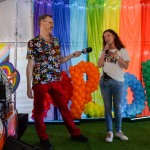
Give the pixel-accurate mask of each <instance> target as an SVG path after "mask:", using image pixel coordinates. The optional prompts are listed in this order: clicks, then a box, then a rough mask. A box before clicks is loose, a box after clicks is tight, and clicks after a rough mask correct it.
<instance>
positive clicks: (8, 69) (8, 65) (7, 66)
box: [0, 61, 20, 93]
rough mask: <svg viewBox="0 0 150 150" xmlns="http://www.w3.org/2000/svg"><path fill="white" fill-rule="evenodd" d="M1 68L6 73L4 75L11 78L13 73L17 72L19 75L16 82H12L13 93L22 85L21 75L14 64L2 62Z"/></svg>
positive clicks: (15, 79)
mask: <svg viewBox="0 0 150 150" xmlns="http://www.w3.org/2000/svg"><path fill="white" fill-rule="evenodd" d="M0 68H1V69H2V70H3V71H4V73H5V74H6V75H7V76H8V77H9V76H10V75H11V74H12V72H13V71H16V72H17V75H16V76H15V77H14V80H13V82H12V85H13V92H12V93H14V92H15V91H16V89H17V88H18V85H19V83H20V73H19V72H18V70H17V69H15V68H14V66H13V64H12V63H11V62H8V61H7V62H2V63H0Z"/></svg>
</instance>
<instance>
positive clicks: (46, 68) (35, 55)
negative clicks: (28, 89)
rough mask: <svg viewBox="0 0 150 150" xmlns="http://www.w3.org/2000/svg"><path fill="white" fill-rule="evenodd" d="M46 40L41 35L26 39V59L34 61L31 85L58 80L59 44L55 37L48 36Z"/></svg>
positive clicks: (59, 77) (59, 75) (59, 76)
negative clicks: (48, 39) (47, 40)
mask: <svg viewBox="0 0 150 150" xmlns="http://www.w3.org/2000/svg"><path fill="white" fill-rule="evenodd" d="M50 39H51V40H50V42H46V41H45V39H44V38H43V37H41V36H37V37H35V38H34V39H31V40H30V41H28V49H27V59H32V60H34V61H35V64H34V70H33V85H35V84H40V83H41V84H47V83H48V82H53V81H60V80H61V74H60V45H59V41H58V39H57V38H54V37H53V36H50Z"/></svg>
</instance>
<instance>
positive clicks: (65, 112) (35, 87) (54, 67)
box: [26, 15, 91, 150]
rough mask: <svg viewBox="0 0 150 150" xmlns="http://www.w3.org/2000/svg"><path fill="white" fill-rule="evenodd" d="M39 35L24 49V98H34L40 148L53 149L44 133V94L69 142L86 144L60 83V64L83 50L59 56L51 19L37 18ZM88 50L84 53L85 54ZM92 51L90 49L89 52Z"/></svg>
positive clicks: (47, 16) (48, 17) (86, 139)
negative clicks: (25, 81)
mask: <svg viewBox="0 0 150 150" xmlns="http://www.w3.org/2000/svg"><path fill="white" fill-rule="evenodd" d="M38 21H39V27H40V34H39V35H38V36H37V37H35V38H33V39H31V40H29V41H28V49H27V59H28V63H27V67H26V77H27V96H28V97H29V98H30V99H34V101H33V107H34V121H35V128H36V132H37V135H38V137H39V139H40V146H41V147H42V149H44V150H53V146H52V144H51V142H50V140H49V135H48V134H47V133H46V125H45V123H44V121H43V119H44V118H43V112H44V103H45V101H46V98H45V97H46V94H49V95H50V97H51V98H52V100H53V102H54V103H55V105H56V106H57V107H58V109H59V111H60V113H61V115H62V118H63V120H64V123H65V126H66V127H67V129H68V131H69V133H70V134H71V139H72V140H76V141H82V142H86V141H88V138H87V137H85V136H84V135H83V134H81V131H80V129H79V128H77V127H76V125H75V123H74V119H73V118H72V115H71V112H70V110H69V109H68V105H67V101H66V97H65V93H64V90H63V87H62V84H61V71H60V64H61V63H64V62H66V61H68V60H70V59H71V58H74V57H79V56H80V55H81V53H85V52H86V50H85V52H82V51H76V52H74V53H73V54H70V55H68V56H65V57H61V55H60V45H59V41H58V39H57V38H55V37H53V35H52V29H53V27H54V23H53V19H52V16H50V15H43V16H40V17H39V20H38ZM88 51H89V49H88V50H87V52H88ZM90 51H91V49H90Z"/></svg>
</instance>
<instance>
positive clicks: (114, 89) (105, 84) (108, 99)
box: [100, 78, 124, 132]
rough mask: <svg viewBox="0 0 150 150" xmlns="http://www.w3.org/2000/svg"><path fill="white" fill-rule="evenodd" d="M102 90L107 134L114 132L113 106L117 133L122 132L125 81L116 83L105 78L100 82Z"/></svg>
mask: <svg viewBox="0 0 150 150" xmlns="http://www.w3.org/2000/svg"><path fill="white" fill-rule="evenodd" d="M100 90H101V94H102V97H103V100H104V106H105V121H106V126H107V132H111V131H113V125H112V105H113V108H114V109H113V110H114V121H115V129H116V132H119V131H121V125H122V100H123V93H124V81H116V80H114V79H108V80H107V81H105V80H104V79H103V78H101V80H100Z"/></svg>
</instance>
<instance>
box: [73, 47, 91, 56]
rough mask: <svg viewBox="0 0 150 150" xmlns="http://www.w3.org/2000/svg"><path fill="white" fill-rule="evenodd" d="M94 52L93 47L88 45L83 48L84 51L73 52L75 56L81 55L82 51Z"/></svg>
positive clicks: (84, 52)
mask: <svg viewBox="0 0 150 150" xmlns="http://www.w3.org/2000/svg"><path fill="white" fill-rule="evenodd" d="M90 52H92V48H91V47H88V48H85V49H82V51H76V52H74V53H73V55H74V57H78V56H80V55H81V54H82V53H83V54H86V53H90Z"/></svg>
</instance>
